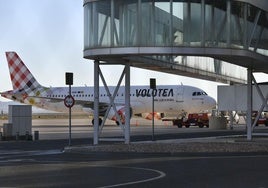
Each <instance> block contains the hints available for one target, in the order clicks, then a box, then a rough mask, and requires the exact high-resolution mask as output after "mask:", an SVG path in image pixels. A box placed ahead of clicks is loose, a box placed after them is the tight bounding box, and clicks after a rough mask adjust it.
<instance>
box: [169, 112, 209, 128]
mask: <svg viewBox="0 0 268 188" xmlns="http://www.w3.org/2000/svg"><path fill="white" fill-rule="evenodd" d="M173 125H176V126H178V128H181V127H183V126H185V127H186V128H189V127H190V126H198V127H200V128H203V127H204V126H205V127H209V119H208V113H193V114H189V115H188V118H187V119H176V120H173Z"/></svg>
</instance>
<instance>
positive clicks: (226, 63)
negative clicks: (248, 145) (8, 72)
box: [84, 0, 268, 144]
mask: <svg viewBox="0 0 268 188" xmlns="http://www.w3.org/2000/svg"><path fill="white" fill-rule="evenodd" d="M84 58H87V59H91V60H94V62H95V66H99V65H100V63H102V64H107V65H112V64H121V65H124V66H126V67H129V66H132V67H139V68H143V69H149V70H155V71H161V72H166V73H171V74H177V75H183V76H189V77H194V78H200V79H205V80H211V81H216V82H223V83H228V84H237V83H240V84H241V83H243V84H245V83H247V92H246V93H247V114H248V115H247V139H248V140H251V138H252V135H251V132H252V131H251V127H252V126H251V125H252V120H251V112H252V81H254V84H255V85H257V83H256V81H255V79H254V77H253V72H263V73H268V64H267V62H268V1H267V0H258V1H255V0H200V1H196V0H188V1H185V0H176V1H167V0H157V1H156V0H146V1H145V0H128V1H116V0H110V1H109V0H84ZM127 69H128V68H127ZM127 72H129V71H127ZM127 74H128V73H126V75H127ZM129 76H130V75H129V74H128V76H127V77H129ZM98 77H99V71H97V68H96V69H95V76H94V78H95V90H97V87H98V85H99V84H98V80H99V78H98ZM126 84H128V83H126ZM126 86H127V88H129V85H126ZM126 92H127V91H126ZM95 94H96V95H95V100H96V101H98V93H97V92H96V93H95ZM126 96H127V95H126ZM263 98H264V100H265V97H263ZM127 100H129V99H127V98H126V103H128V102H127ZM111 103H112V102H111ZM127 105H128V104H127ZM126 107H127V108H130V107H129V106H126ZM94 111H95V113H98V103H97V102H96V103H95V106H94ZM126 115H127V116H128V117H129V116H130V115H129V114H126ZM96 117H97V115H96ZM96 123H97V121H96V122H94V127H95V130H98V129H97V125H95V124H96ZM125 126H129V124H128V122H126V125H125ZM126 130H129V129H126ZM95 135H97V133H95ZM125 135H126V134H125ZM128 138H129V135H128V136H127V137H126V138H125V142H126V143H129V139H128ZM94 140H98V137H97V136H96V137H94ZM94 143H95V144H97V143H98V141H96V142H94Z"/></svg>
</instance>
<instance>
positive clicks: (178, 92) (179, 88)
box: [176, 85, 184, 103]
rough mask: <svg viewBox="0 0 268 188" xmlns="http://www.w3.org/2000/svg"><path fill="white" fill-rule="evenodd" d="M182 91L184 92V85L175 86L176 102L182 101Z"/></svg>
mask: <svg viewBox="0 0 268 188" xmlns="http://www.w3.org/2000/svg"><path fill="white" fill-rule="evenodd" d="M183 92H184V87H183V86H182V85H181V86H179V87H177V92H176V102H177V103H182V102H183Z"/></svg>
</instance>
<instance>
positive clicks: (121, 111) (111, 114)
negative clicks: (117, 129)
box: [108, 106, 132, 124]
mask: <svg viewBox="0 0 268 188" xmlns="http://www.w3.org/2000/svg"><path fill="white" fill-rule="evenodd" d="M116 109H117V113H118V116H119V118H120V121H121V122H122V124H125V122H126V110H125V107H124V106H117V107H116ZM131 115H132V110H131V109H130V117H131ZM108 119H110V120H113V121H115V122H117V123H118V122H119V120H118V119H117V117H116V114H115V111H114V109H113V108H111V109H110V112H109V114H108Z"/></svg>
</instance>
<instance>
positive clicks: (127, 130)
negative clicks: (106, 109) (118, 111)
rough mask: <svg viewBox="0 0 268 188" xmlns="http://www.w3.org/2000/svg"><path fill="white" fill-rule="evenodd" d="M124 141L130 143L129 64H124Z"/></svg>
mask: <svg viewBox="0 0 268 188" xmlns="http://www.w3.org/2000/svg"><path fill="white" fill-rule="evenodd" d="M125 105H126V111H125V112H126V120H125V143H126V144H129V143H130V65H129V64H127V65H125Z"/></svg>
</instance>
